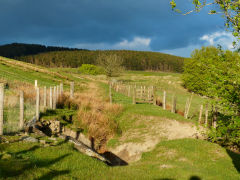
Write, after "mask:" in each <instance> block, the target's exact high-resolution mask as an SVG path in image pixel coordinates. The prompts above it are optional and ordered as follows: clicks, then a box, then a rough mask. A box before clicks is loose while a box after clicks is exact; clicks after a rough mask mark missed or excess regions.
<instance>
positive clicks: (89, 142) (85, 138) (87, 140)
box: [77, 133, 92, 147]
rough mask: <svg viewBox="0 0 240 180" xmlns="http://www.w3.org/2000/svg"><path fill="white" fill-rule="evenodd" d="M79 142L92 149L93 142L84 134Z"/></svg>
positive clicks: (80, 135)
mask: <svg viewBox="0 0 240 180" xmlns="http://www.w3.org/2000/svg"><path fill="white" fill-rule="evenodd" d="M77 140H78V141H80V142H82V143H83V144H85V145H87V146H88V147H91V145H92V143H91V141H90V140H89V139H88V138H87V137H86V136H85V135H84V134H83V133H80V134H79V136H78V139H77Z"/></svg>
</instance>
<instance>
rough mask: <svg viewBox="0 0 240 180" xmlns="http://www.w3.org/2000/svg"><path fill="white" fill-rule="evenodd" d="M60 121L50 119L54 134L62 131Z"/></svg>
mask: <svg viewBox="0 0 240 180" xmlns="http://www.w3.org/2000/svg"><path fill="white" fill-rule="evenodd" d="M60 125H61V124H60V121H56V120H54V121H50V125H49V128H50V129H51V131H52V134H58V133H59V132H60V129H61V127H60Z"/></svg>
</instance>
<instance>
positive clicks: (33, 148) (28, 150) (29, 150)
mask: <svg viewBox="0 0 240 180" xmlns="http://www.w3.org/2000/svg"><path fill="white" fill-rule="evenodd" d="M39 148H40V146H33V147H31V148H30V149H27V150H23V151H19V152H16V153H14V155H15V156H17V155H19V154H25V153H28V152H31V151H35V150H36V149H39Z"/></svg>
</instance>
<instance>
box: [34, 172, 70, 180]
mask: <svg viewBox="0 0 240 180" xmlns="http://www.w3.org/2000/svg"><path fill="white" fill-rule="evenodd" d="M69 173H70V171H69V170H63V171H56V170H53V171H51V172H49V173H47V174H45V175H43V176H41V177H40V178H36V180H46V179H53V178H54V177H57V176H60V175H64V174H69Z"/></svg>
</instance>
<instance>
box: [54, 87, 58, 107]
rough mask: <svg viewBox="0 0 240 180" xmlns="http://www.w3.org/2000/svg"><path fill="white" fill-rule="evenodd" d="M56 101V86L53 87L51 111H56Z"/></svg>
mask: <svg viewBox="0 0 240 180" xmlns="http://www.w3.org/2000/svg"><path fill="white" fill-rule="evenodd" d="M56 99H57V96H56V86H54V87H53V109H56V103H57V102H56Z"/></svg>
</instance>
